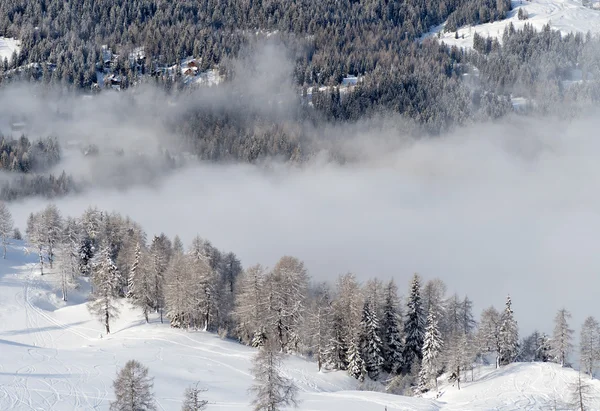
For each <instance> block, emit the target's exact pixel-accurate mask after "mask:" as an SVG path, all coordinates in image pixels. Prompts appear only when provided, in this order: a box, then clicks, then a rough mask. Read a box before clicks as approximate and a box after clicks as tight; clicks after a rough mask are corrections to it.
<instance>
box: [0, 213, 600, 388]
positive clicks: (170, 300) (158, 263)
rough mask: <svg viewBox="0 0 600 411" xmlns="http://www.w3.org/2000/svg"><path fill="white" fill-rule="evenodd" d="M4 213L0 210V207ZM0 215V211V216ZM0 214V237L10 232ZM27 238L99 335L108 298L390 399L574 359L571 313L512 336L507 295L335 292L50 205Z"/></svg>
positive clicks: (302, 276)
mask: <svg viewBox="0 0 600 411" xmlns="http://www.w3.org/2000/svg"><path fill="white" fill-rule="evenodd" d="M4 207H5V206H4ZM0 211H1V210H0ZM2 215H3V213H1V212H0V228H1V227H4V228H2V230H0V231H2V233H0V234H2V235H3V238H6V237H7V236H10V235H11V230H12V226H11V224H12V223H11V224H3V221H4V220H5V218H4V217H2ZM26 233H27V238H28V241H29V243H30V244H31V245H32V246H33V247H35V248H36V249H37V252H38V253H39V262H40V269H41V275H44V274H45V273H47V272H48V266H49V268H50V269H52V270H53V272H55V273H57V272H58V273H60V277H61V284H62V292H63V298H64V299H65V300H66V299H67V297H68V293H69V290H70V289H72V288H73V287H75V286H76V285H77V284H78V282H79V281H80V280H79V278H81V277H84V278H88V279H89V281H91V284H92V293H91V296H90V303H89V309H90V311H91V313H92V314H94V315H96V316H97V317H98V319H99V321H100V322H101V323H102V324H103V327H104V328H105V331H106V332H107V333H110V326H111V324H112V322H113V321H114V319H115V318H116V317H117V316H118V312H119V307H120V303H119V299H127V300H128V301H130V302H131V303H132V304H133V305H134V306H136V307H138V308H139V310H140V312H141V313H142V314H143V315H144V317H145V318H146V320H149V319H150V318H151V316H156V317H154V318H160V321H165V322H168V323H170V325H171V326H172V327H175V328H181V329H193V330H206V331H209V332H216V333H219V335H221V336H222V337H223V338H233V339H236V340H238V341H239V342H240V343H242V344H246V345H251V346H254V347H262V346H264V345H265V344H268V345H269V346H270V347H275V348H276V350H277V351H280V352H283V353H290V354H301V355H306V356H309V357H311V358H313V359H314V360H315V362H316V366H317V367H318V368H319V369H322V368H327V369H333V370H345V371H346V372H348V373H349V374H350V375H351V376H353V377H355V378H357V379H358V380H360V381H365V382H366V381H379V382H381V383H382V384H385V386H386V387H387V390H388V391H389V392H393V393H401V394H407V393H419V392H425V391H427V390H431V389H435V388H436V387H437V378H438V377H439V376H440V375H442V373H447V375H449V376H450V378H451V380H453V381H455V383H456V384H457V385H458V387H460V383H461V381H465V380H466V379H467V378H468V376H469V371H471V370H472V369H473V367H474V366H475V364H477V363H484V362H486V361H488V360H489V359H490V357H491V358H493V360H492V361H494V362H495V363H496V366H497V367H501V366H503V365H506V364H509V363H511V362H515V361H554V362H557V363H559V364H561V365H563V366H568V365H569V354H571V351H572V349H573V346H572V336H573V330H572V329H571V328H570V327H569V318H570V314H569V313H568V311H566V310H564V309H561V310H559V312H558V314H557V316H556V318H555V329H554V332H553V334H552V335H551V336H548V335H546V334H543V333H539V332H537V331H536V332H534V333H533V334H531V335H529V336H526V337H525V338H521V339H520V338H519V330H518V325H517V322H516V319H515V316H514V313H513V309H512V301H511V298H510V297H508V298H507V300H506V302H505V305H504V308H503V309H502V310H500V311H499V310H497V309H496V308H494V307H493V306H492V307H489V308H487V309H485V310H484V311H483V312H482V313H481V315H480V316H479V319H478V320H477V319H476V316H475V314H474V313H473V303H472V301H471V300H470V298H468V297H466V296H464V297H463V296H459V295H458V294H453V295H448V290H447V286H446V284H445V283H444V282H443V281H441V280H439V279H432V280H429V281H424V280H423V279H422V277H421V276H419V275H418V274H415V275H414V276H413V277H412V279H411V281H410V284H409V287H408V289H407V290H406V297H405V298H402V297H401V296H400V291H399V289H398V286H397V285H396V283H395V282H394V281H393V280H391V281H387V282H383V281H382V280H381V279H378V278H373V279H371V280H369V281H367V282H366V283H364V284H361V283H360V282H359V281H358V280H357V279H356V277H355V276H354V275H353V274H351V273H347V274H343V275H340V276H339V277H338V279H337V280H336V281H335V282H334V283H326V282H324V283H317V282H315V281H313V280H312V279H311V277H310V275H309V273H308V270H307V269H306V267H305V265H304V263H303V262H302V261H300V260H299V259H297V258H295V257H292V256H284V257H282V258H281V259H280V260H279V261H278V262H277V263H276V264H275V265H274V266H273V268H266V267H264V266H262V265H260V264H257V265H252V266H249V267H246V268H244V267H242V264H241V262H240V260H239V259H238V258H237V256H236V255H235V254H234V253H232V252H224V251H221V250H219V249H218V248H216V247H215V246H213V245H212V244H211V243H210V242H209V241H208V240H205V239H202V238H200V237H196V238H195V239H194V240H193V241H192V243H191V244H190V246H189V247H188V248H185V247H184V245H183V243H182V241H181V240H180V239H179V237H177V236H176V237H175V238H173V239H170V238H168V237H167V236H166V235H164V234H160V235H156V236H153V237H151V238H150V239H148V238H147V235H146V234H145V232H144V230H143V229H142V228H141V227H140V226H139V225H138V224H137V223H135V222H134V221H132V220H130V219H129V218H124V217H122V216H121V215H119V214H117V213H106V212H102V211H99V210H98V209H95V208H89V209H88V210H87V211H85V212H84V213H83V215H82V216H81V217H79V218H71V217H69V218H63V217H62V216H61V214H60V211H59V210H58V209H57V208H56V206H54V205H49V206H48V207H46V209H44V210H42V211H40V212H37V213H32V214H31V215H30V216H29V218H28V221H27V229H26ZM599 336H600V328H599V326H598V322H597V321H596V320H595V319H593V318H592V317H590V318H588V319H587V320H586V323H585V324H584V327H583V328H582V330H581V344H580V347H581V350H580V357H581V361H582V364H584V366H585V367H584V370H585V371H586V372H589V373H590V374H591V373H593V371H594V369H595V367H596V364H597V363H598V361H599V353H598V350H597V349H596V344H597V342H598V341H599V340H598V338H599Z"/></svg>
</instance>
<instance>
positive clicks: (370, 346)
mask: <svg viewBox="0 0 600 411" xmlns="http://www.w3.org/2000/svg"><path fill="white" fill-rule="evenodd" d="M359 338H360V340H359V344H360V350H361V357H362V359H363V360H364V362H365V368H366V370H367V373H368V375H369V377H370V378H371V379H373V380H376V379H377V377H378V376H379V372H380V371H381V367H382V366H383V357H382V348H383V343H382V342H381V338H380V337H379V319H378V318H377V313H376V312H375V310H374V308H373V303H372V302H370V301H365V304H364V307H363V315H362V320H361V323H360V337H359Z"/></svg>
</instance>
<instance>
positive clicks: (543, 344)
mask: <svg viewBox="0 0 600 411" xmlns="http://www.w3.org/2000/svg"><path fill="white" fill-rule="evenodd" d="M550 348H551V347H550V338H548V335H546V333H541V334H540V335H539V338H538V343H537V350H536V353H535V354H536V355H535V361H539V362H548V361H550Z"/></svg>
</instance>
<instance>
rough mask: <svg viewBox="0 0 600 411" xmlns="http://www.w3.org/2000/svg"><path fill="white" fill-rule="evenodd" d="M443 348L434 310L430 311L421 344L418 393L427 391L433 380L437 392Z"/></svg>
mask: <svg viewBox="0 0 600 411" xmlns="http://www.w3.org/2000/svg"><path fill="white" fill-rule="evenodd" d="M442 347H443V341H442V334H441V333H440V330H439V329H438V320H437V318H436V314H435V310H430V311H429V315H428V316H427V328H426V329H425V338H424V342H423V361H422V362H421V370H420V372H419V391H420V392H425V391H427V390H428V389H429V384H430V383H431V381H432V380H435V389H436V391H437V389H438V384H437V376H438V371H439V369H440V364H439V360H440V352H441V350H442Z"/></svg>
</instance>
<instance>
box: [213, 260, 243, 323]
mask: <svg viewBox="0 0 600 411" xmlns="http://www.w3.org/2000/svg"><path fill="white" fill-rule="evenodd" d="M242 271H243V269H242V263H241V262H240V260H239V259H238V258H237V256H236V255H235V254H234V253H231V252H230V253H222V258H221V261H220V263H219V268H218V270H217V273H218V284H217V287H218V293H217V294H218V297H219V298H218V301H217V307H216V312H217V314H218V318H217V323H216V325H215V326H216V327H218V329H221V330H226V331H227V333H228V334H229V333H232V332H235V329H236V322H235V319H234V316H233V311H234V309H235V293H236V289H235V284H236V281H237V279H238V277H239V276H240V275H241V274H242Z"/></svg>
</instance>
